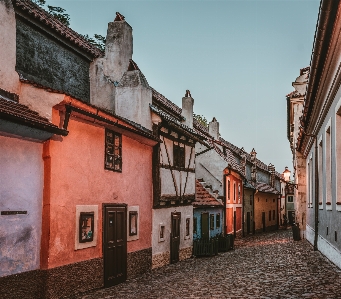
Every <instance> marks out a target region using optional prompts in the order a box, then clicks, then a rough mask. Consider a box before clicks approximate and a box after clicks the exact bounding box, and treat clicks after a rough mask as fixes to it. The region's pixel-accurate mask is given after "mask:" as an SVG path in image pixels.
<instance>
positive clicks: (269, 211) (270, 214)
mask: <svg viewBox="0 0 341 299" xmlns="http://www.w3.org/2000/svg"><path fill="white" fill-rule="evenodd" d="M269 221H271V211H269Z"/></svg>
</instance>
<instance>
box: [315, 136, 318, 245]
mask: <svg viewBox="0 0 341 299" xmlns="http://www.w3.org/2000/svg"><path fill="white" fill-rule="evenodd" d="M314 137H315V236H314V251H317V250H318V248H317V240H318V228H319V198H318V192H319V185H318V183H319V181H318V165H317V163H318V158H317V136H316V135H315V136H314Z"/></svg>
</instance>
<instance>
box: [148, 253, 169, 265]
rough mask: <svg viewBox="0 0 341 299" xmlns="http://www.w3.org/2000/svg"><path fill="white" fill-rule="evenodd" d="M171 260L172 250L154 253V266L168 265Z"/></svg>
mask: <svg viewBox="0 0 341 299" xmlns="http://www.w3.org/2000/svg"><path fill="white" fill-rule="evenodd" d="M169 262H170V252H169V251H166V252H162V253H157V254H154V255H153V262H152V268H153V269H155V268H159V267H163V266H165V265H168V264H169Z"/></svg>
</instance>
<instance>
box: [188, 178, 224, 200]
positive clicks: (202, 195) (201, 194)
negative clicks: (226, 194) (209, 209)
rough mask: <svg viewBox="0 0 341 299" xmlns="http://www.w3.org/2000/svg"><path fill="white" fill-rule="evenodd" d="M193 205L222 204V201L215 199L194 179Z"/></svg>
mask: <svg viewBox="0 0 341 299" xmlns="http://www.w3.org/2000/svg"><path fill="white" fill-rule="evenodd" d="M193 206H195V207H197V206H218V207H220V206H223V203H221V202H220V201H218V200H216V199H215V198H214V197H213V196H212V195H211V194H210V193H209V192H208V191H207V190H206V189H205V188H204V187H203V186H202V185H201V183H200V182H199V181H198V180H195V201H194V202H193Z"/></svg>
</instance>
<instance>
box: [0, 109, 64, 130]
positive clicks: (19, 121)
mask: <svg viewBox="0 0 341 299" xmlns="http://www.w3.org/2000/svg"><path fill="white" fill-rule="evenodd" d="M0 118H1V119H4V120H8V121H11V122H14V123H17V124H20V125H24V126H27V127H30V128H34V129H39V130H42V131H45V132H49V133H52V134H56V135H61V136H67V135H68V133H69V132H68V131H67V130H66V129H65V128H63V129H60V128H58V127H57V126H55V125H53V124H43V123H40V122H37V121H33V120H29V119H26V118H22V117H18V116H15V115H10V114H8V113H4V112H2V111H0Z"/></svg>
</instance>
